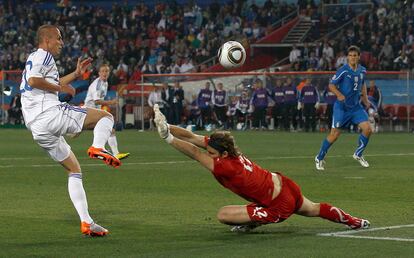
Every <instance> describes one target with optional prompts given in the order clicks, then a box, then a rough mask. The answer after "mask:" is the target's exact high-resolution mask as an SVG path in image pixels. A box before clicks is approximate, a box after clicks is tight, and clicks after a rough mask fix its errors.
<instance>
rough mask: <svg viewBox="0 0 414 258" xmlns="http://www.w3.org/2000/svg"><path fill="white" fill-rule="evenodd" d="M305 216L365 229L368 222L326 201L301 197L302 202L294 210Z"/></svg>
mask: <svg viewBox="0 0 414 258" xmlns="http://www.w3.org/2000/svg"><path fill="white" fill-rule="evenodd" d="M296 214H298V215H302V216H306V217H321V218H323V219H327V220H330V221H332V222H336V223H341V224H344V225H347V226H348V227H350V228H351V229H366V228H369V226H370V223H369V221H368V220H366V219H361V218H357V217H354V216H351V215H349V214H348V213H345V212H344V211H343V210H342V209H340V208H337V207H334V206H332V205H331V204H328V203H314V202H312V201H310V200H308V199H307V198H305V197H303V204H302V206H301V207H300V209H299V210H298V211H297V212H296Z"/></svg>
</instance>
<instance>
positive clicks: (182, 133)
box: [169, 125, 206, 149]
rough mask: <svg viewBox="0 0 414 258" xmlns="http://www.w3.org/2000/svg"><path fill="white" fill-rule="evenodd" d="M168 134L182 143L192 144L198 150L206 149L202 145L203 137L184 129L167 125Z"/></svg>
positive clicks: (203, 144)
mask: <svg viewBox="0 0 414 258" xmlns="http://www.w3.org/2000/svg"><path fill="white" fill-rule="evenodd" d="M169 128H170V132H171V134H172V135H174V137H177V138H179V139H181V140H183V141H186V142H190V143H192V144H194V145H195V146H197V147H200V148H204V149H205V148H206V145H205V143H204V136H202V135H198V134H195V133H193V132H190V131H188V130H186V129H184V128H181V127H178V126H175V125H169Z"/></svg>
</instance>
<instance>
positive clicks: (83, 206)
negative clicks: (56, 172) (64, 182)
mask: <svg viewBox="0 0 414 258" xmlns="http://www.w3.org/2000/svg"><path fill="white" fill-rule="evenodd" d="M68 191H69V197H70V199H71V201H72V203H73V206H75V209H76V211H77V212H78V214H79V217H80V220H81V221H82V222H86V223H89V224H90V223H92V222H93V220H92V218H91V217H90V216H89V212H88V202H87V200H86V193H85V190H84V189H83V183H82V174H81V173H70V174H69V178H68Z"/></svg>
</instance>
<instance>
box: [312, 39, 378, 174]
mask: <svg viewBox="0 0 414 258" xmlns="http://www.w3.org/2000/svg"><path fill="white" fill-rule="evenodd" d="M359 57H360V50H359V48H358V47H357V46H350V47H349V48H348V63H347V64H345V65H343V66H342V67H341V68H339V69H338V71H337V72H336V74H335V75H334V76H333V77H332V79H331V81H330V84H329V90H330V91H332V92H333V93H334V94H335V95H336V98H337V100H336V102H335V104H334V110H333V116H332V129H331V131H330V133H329V135H328V137H326V139H325V140H324V141H323V142H322V147H321V149H320V151H319V154H318V155H317V156H316V157H315V163H316V169H317V170H324V169H325V160H324V159H325V155H326V153H327V152H328V149H329V147H331V145H332V144H333V143H334V142H335V141H336V140H337V139H338V137H339V135H340V134H341V131H340V128H341V127H346V126H347V125H348V124H349V123H351V122H352V123H353V124H357V125H358V126H359V128H361V130H362V133H361V134H360V135H359V140H358V147H357V149H356V150H355V152H354V154H353V156H352V157H353V158H354V159H355V160H357V161H358V162H359V164H361V166H362V167H365V168H367V167H369V164H368V162H367V161H366V160H365V159H364V157H363V156H362V153H363V152H364V150H365V148H366V147H367V145H368V141H369V137H370V135H371V133H372V130H371V126H370V124H369V122H368V114H367V112H366V111H365V109H364V108H363V107H362V105H361V103H360V101H361V100H362V102H363V103H364V105H365V107H367V108H368V107H369V106H370V104H369V101H368V96H367V87H366V85H365V76H366V73H367V70H366V69H365V67H363V66H361V65H360V64H359Z"/></svg>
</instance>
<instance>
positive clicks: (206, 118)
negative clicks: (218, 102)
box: [197, 82, 213, 125]
mask: <svg viewBox="0 0 414 258" xmlns="http://www.w3.org/2000/svg"><path fill="white" fill-rule="evenodd" d="M212 94H213V92H212V91H211V90H210V82H206V84H205V86H204V89H200V91H199V92H198V97H197V103H198V107H199V108H200V111H201V119H202V122H203V125H208V124H211V115H212V112H211V106H212Z"/></svg>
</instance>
